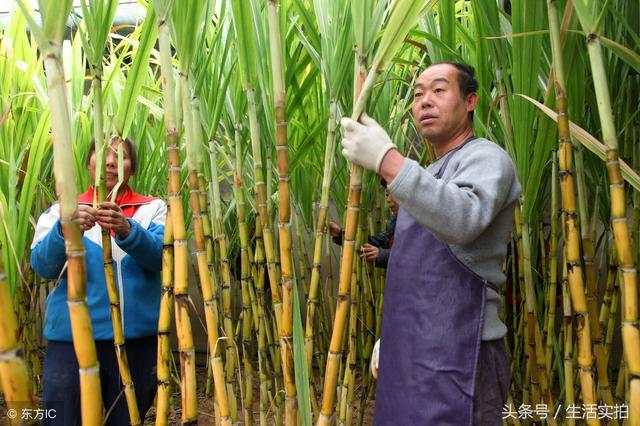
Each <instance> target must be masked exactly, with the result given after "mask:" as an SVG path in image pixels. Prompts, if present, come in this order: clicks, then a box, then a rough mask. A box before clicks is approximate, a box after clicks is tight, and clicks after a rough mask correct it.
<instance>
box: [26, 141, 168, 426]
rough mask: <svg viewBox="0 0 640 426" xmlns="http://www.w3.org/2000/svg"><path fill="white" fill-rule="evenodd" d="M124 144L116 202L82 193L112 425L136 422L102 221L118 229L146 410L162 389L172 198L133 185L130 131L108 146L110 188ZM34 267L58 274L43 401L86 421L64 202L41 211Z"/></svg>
mask: <svg viewBox="0 0 640 426" xmlns="http://www.w3.org/2000/svg"><path fill="white" fill-rule="evenodd" d="M120 143H122V144H123V152H124V164H123V166H124V175H123V180H122V183H121V185H120V187H119V189H118V190H117V191H118V193H117V197H116V200H115V203H112V202H104V203H102V204H100V205H99V206H98V208H94V207H93V195H94V188H93V187H90V188H89V189H88V191H87V192H85V193H84V194H81V195H79V196H78V219H79V221H80V227H81V229H82V231H83V232H84V235H83V243H84V246H85V249H86V263H87V305H88V308H89V313H90V316H91V326H92V330H93V337H94V340H95V344H96V351H97V355H98V362H99V365H100V380H101V385H102V399H103V402H104V406H105V409H106V410H107V417H106V418H105V424H107V425H118V426H119V425H126V424H129V415H128V409H127V405H126V401H125V398H124V394H123V393H122V392H121V389H122V386H121V382H120V374H119V370H118V363H117V359H116V355H115V348H114V345H113V327H112V323H111V315H110V313H109V297H108V295H107V287H106V283H105V275H104V264H103V257H102V235H101V229H102V228H107V229H109V230H110V232H111V237H112V238H111V244H112V253H113V260H114V263H113V265H114V274H115V277H116V284H117V287H118V290H119V293H120V309H121V312H122V323H123V327H124V336H125V340H126V341H125V347H126V351H127V357H128V360H129V367H130V369H131V374H132V378H133V383H134V386H135V391H136V397H137V401H138V408H139V411H140V416H141V418H144V415H145V414H146V412H147V410H148V409H149V407H150V405H151V403H152V402H153V398H154V395H155V389H156V372H155V365H156V351H157V327H158V315H159V307H160V289H161V284H160V272H161V269H162V239H163V233H164V223H165V219H166V213H167V209H166V205H165V203H164V202H163V201H162V200H160V199H157V198H152V197H145V196H142V195H139V194H136V193H134V192H133V191H132V190H131V188H130V187H129V186H128V184H127V183H128V181H129V178H130V177H131V175H132V174H134V173H135V170H136V165H137V159H136V151H135V147H134V145H133V143H132V142H131V140H129V139H125V140H121V139H118V138H114V139H112V140H111V144H110V146H109V148H108V149H107V154H106V176H105V179H106V186H107V190H108V192H109V193H111V191H113V190H114V188H115V187H116V184H117V182H118V172H117V170H118V156H117V149H118V145H119V144H120ZM87 165H88V167H89V175H90V177H91V182H94V181H95V168H96V158H95V145H92V146H91V148H90V149H89V155H88V158H87ZM31 249H32V252H31V267H32V268H33V270H34V271H35V272H36V273H37V274H38V275H40V276H42V277H43V278H46V279H58V278H60V280H59V283H58V285H57V286H56V287H55V288H54V289H53V291H52V292H51V293H50V294H49V296H48V297H47V301H46V308H45V324H44V336H45V338H46V339H47V340H48V345H47V351H46V355H45V358H44V363H43V371H42V376H43V377H42V380H43V386H44V392H43V405H44V408H45V409H47V410H49V409H54V410H55V413H56V417H55V419H46V420H45V423H44V424H50V425H74V424H77V425H80V424H81V418H80V383H79V373H78V363H77V360H76V355H75V352H74V348H73V339H72V337H71V324H70V321H69V310H68V308H67V279H66V274H65V270H64V266H65V262H66V254H65V244H64V238H63V236H62V232H61V228H60V209H59V205H58V204H54V205H53V206H52V207H51V208H49V209H48V210H47V211H46V212H44V213H43V214H42V216H40V218H39V219H38V224H37V227H36V231H35V236H34V239H33V243H32V245H31Z"/></svg>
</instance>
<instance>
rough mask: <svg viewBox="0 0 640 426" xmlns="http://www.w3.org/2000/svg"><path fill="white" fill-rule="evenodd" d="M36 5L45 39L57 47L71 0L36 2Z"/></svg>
mask: <svg viewBox="0 0 640 426" xmlns="http://www.w3.org/2000/svg"><path fill="white" fill-rule="evenodd" d="M38 5H39V6H40V16H41V17H42V28H43V30H44V33H45V35H46V37H47V39H48V40H49V41H51V42H53V43H54V44H56V45H59V44H60V43H61V42H62V38H63V37H64V32H65V29H66V26H67V18H68V17H69V13H70V12H71V7H72V6H73V0H55V1H53V0H38Z"/></svg>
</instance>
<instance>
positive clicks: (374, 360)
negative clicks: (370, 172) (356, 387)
mask: <svg viewBox="0 0 640 426" xmlns="http://www.w3.org/2000/svg"><path fill="white" fill-rule="evenodd" d="M379 357H380V339H378V340H377V341H376V344H375V345H374V346H373V352H372V353H371V374H373V378H374V379H376V380H377V379H378V358H379Z"/></svg>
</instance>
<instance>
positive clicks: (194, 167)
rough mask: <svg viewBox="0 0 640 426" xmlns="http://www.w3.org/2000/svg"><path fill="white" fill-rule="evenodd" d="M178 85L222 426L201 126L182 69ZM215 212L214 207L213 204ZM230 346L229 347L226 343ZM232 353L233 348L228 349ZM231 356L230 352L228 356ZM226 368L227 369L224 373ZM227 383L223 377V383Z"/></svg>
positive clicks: (228, 419)
mask: <svg viewBox="0 0 640 426" xmlns="http://www.w3.org/2000/svg"><path fill="white" fill-rule="evenodd" d="M180 81H181V86H182V88H183V91H182V110H183V117H184V127H185V134H186V137H185V140H186V146H187V167H188V169H189V170H188V187H189V202H190V203H189V204H190V207H191V212H192V215H191V224H192V227H193V230H194V240H195V256H196V261H197V267H198V279H199V283H200V289H201V291H202V300H203V302H204V312H205V323H206V325H207V337H208V339H207V341H208V343H209V353H210V356H211V365H212V371H213V380H214V386H215V389H216V392H215V396H216V398H217V403H218V407H219V409H220V415H221V419H220V420H221V422H222V424H225V425H226V424H231V421H232V419H235V417H234V416H233V414H234V413H233V410H231V416H230V417H229V416H228V415H227V414H228V413H227V412H226V409H227V404H226V401H224V398H225V396H226V395H225V394H224V393H221V392H218V387H219V386H218V385H217V384H215V382H216V381H220V380H221V377H220V376H216V374H217V373H218V370H217V369H213V366H214V365H215V366H216V367H217V366H219V365H221V364H222V360H221V359H220V360H215V358H217V357H219V352H218V351H217V348H218V345H219V344H220V343H219V341H218V339H219V332H218V303H217V301H216V299H215V292H214V289H215V288H216V285H215V282H214V280H215V275H213V274H212V273H211V272H210V270H209V264H208V261H207V248H206V241H205V236H204V227H203V225H202V222H203V217H202V214H201V211H200V198H199V193H200V188H199V185H198V170H199V169H200V167H199V162H200V161H202V158H203V156H202V150H201V146H202V126H201V125H200V120H199V113H198V109H197V107H195V108H194V103H192V100H191V96H190V93H191V90H190V86H189V85H190V82H189V76H188V74H187V73H186V72H185V70H184V69H183V70H182V71H181V73H180ZM214 208H215V204H214ZM227 339H230V340H231V342H233V333H231V335H230V336H229V335H227ZM229 344H230V343H229ZM231 350H232V351H233V346H232V349H231ZM232 353H233V352H232ZM229 363H231V365H233V361H232V360H227V364H229ZM228 368H229V367H227V369H228ZM231 378H232V379H233V370H231ZM228 381H229V379H228V377H227V382H228ZM228 385H229V383H227V392H230V391H232V390H233V387H231V388H229V386H228Z"/></svg>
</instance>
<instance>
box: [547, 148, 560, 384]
mask: <svg viewBox="0 0 640 426" xmlns="http://www.w3.org/2000/svg"><path fill="white" fill-rule="evenodd" d="M552 155H553V157H552V158H553V165H552V169H551V232H550V233H549V288H548V290H547V294H548V296H547V303H548V305H547V321H546V327H545V331H546V353H545V355H546V358H545V365H546V369H547V375H548V376H549V383H550V384H551V383H553V380H552V379H551V377H552V374H553V370H552V366H553V341H554V339H555V323H556V321H555V318H556V291H557V284H558V255H557V252H558V238H559V234H558V219H559V217H558V216H559V214H558V213H559V210H558V186H559V181H558V157H557V155H556V153H555V152H554V153H553V154H552Z"/></svg>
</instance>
